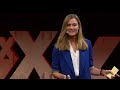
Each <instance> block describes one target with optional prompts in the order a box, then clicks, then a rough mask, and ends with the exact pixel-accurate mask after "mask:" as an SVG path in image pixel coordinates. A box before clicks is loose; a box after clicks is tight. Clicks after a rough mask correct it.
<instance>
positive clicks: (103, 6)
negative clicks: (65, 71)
mask: <svg viewBox="0 0 120 90" xmlns="http://www.w3.org/2000/svg"><path fill="white" fill-rule="evenodd" d="M70 13H75V14H77V15H78V16H79V18H80V19H81V22H82V26H83V33H84V35H85V37H86V38H88V39H90V40H91V41H92V44H93V45H94V43H95V41H96V39H97V37H99V36H110V37H115V36H116V37H119V36H120V5H119V3H118V2H112V1H111V2H110V1H109V2H99V1H96V2H91V1H89V2H88V1H85V2H81V1H79V2H78V1H63V2H59V1H54V2H48V1H46V2H44V3H42V2H41V1H39V2H32V1H29V2H19V1H18V2H14V3H12V4H11V3H9V2H7V3H4V4H2V3H1V5H0V36H4V37H7V38H8V37H9V36H11V35H10V33H9V31H14V30H23V31H29V32H30V33H31V35H32V37H33V38H34V39H35V38H36V37H37V35H38V34H39V33H38V32H40V31H60V29H61V26H62V22H63V20H64V17H65V16H66V15H67V14H70ZM57 36H58V35H57ZM57 36H56V38H57ZM55 41H56V39H54V40H53V42H51V44H50V46H49V47H48V49H47V50H46V52H45V53H44V56H45V57H46V58H47V60H48V62H49V63H51V54H50V52H51V51H52V46H53V44H54V43H55ZM18 51H19V50H18ZM119 53H120V44H118V45H117V47H116V48H115V49H114V51H113V53H112V54H111V55H110V57H109V58H108V60H107V62H106V63H105V65H103V66H102V68H104V69H109V68H111V66H112V64H115V65H117V67H118V68H119V69H120V61H119V60H120V57H119ZM114 60H116V61H114ZM106 66H107V67H106Z"/></svg>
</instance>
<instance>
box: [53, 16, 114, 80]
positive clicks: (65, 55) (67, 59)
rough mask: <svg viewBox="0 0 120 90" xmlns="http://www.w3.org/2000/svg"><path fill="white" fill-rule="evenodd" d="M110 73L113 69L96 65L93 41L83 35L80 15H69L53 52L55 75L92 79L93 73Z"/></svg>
mask: <svg viewBox="0 0 120 90" xmlns="http://www.w3.org/2000/svg"><path fill="white" fill-rule="evenodd" d="M108 73H111V71H110V70H101V69H97V68H95V67H94V65H93V60H92V45H91V41H90V40H88V39H86V38H85V37H84V36H83V33H82V25H81V22H80V19H79V18H78V16H77V15H76V14H69V15H67V16H66V17H65V19H64V21H63V25H62V28H61V33H60V35H59V37H58V40H57V42H56V44H55V46H54V48H53V52H52V75H53V77H55V78H57V79H91V74H93V75H103V76H106V75H107V74H108ZM113 77H115V76H113Z"/></svg>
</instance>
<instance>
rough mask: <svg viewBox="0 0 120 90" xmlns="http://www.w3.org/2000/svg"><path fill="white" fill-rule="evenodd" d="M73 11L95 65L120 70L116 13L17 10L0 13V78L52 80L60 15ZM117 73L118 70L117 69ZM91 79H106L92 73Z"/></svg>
mask: <svg viewBox="0 0 120 90" xmlns="http://www.w3.org/2000/svg"><path fill="white" fill-rule="evenodd" d="M69 13H75V14H77V15H78V16H79V18H80V19H81V22H82V27H83V33H84V36H85V37H86V38H87V39H90V40H91V42H92V45H93V61H94V65H95V67H97V68H101V69H112V67H113V66H116V67H117V68H119V69H120V58H119V53H120V43H119V41H120V31H119V30H120V27H119V21H120V13H114V12H113V13H110V12H107V13H105V12H104V13H103V12H82V11H72V12H70V11H66V12H64V11H63V12H62V11H60V12H43V11H26V12H23V11H19V12H1V14H0V79H53V77H52V76H51V53H52V49H53V46H54V44H55V42H56V40H57V38H58V35H59V32H60V29H61V26H62V22H63V20H64V17H65V16H66V15H67V14H69ZM118 74H120V72H118ZM92 79H106V78H104V77H102V76H92Z"/></svg>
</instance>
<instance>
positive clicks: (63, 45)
mask: <svg viewBox="0 0 120 90" xmlns="http://www.w3.org/2000/svg"><path fill="white" fill-rule="evenodd" d="M72 18H75V19H76V20H77V21H78V25H79V31H78V34H77V39H78V40H77V41H78V47H77V48H78V49H80V50H86V49H87V48H88V45H87V43H86V42H85V38H84V36H83V33H82V25H81V22H80V19H79V18H78V16H77V15H76V14H69V15H67V16H66V17H65V19H64V21H63V24H62V28H61V32H60V35H59V37H58V40H57V43H56V44H55V47H56V48H58V49H59V50H69V48H70V46H69V42H68V35H67V34H66V30H65V28H66V26H67V23H68V21H69V20H70V19H72Z"/></svg>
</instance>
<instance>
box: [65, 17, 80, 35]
mask: <svg viewBox="0 0 120 90" xmlns="http://www.w3.org/2000/svg"><path fill="white" fill-rule="evenodd" d="M78 29H79V25H78V21H77V20H76V19H75V18H72V19H70V20H69V21H68V23H67V26H66V33H67V34H68V35H69V36H75V35H77V33H78Z"/></svg>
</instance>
